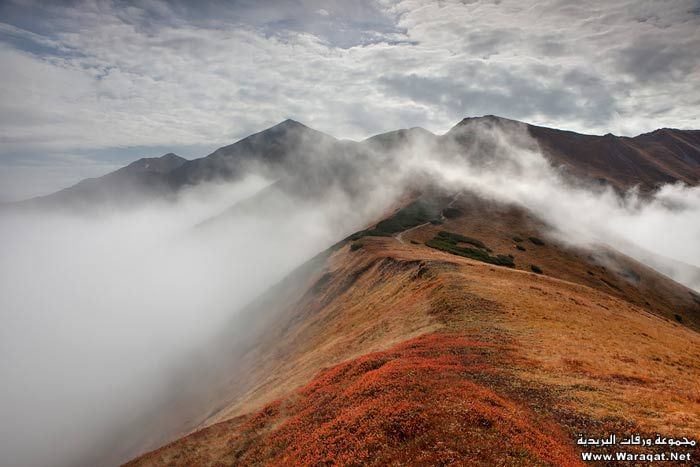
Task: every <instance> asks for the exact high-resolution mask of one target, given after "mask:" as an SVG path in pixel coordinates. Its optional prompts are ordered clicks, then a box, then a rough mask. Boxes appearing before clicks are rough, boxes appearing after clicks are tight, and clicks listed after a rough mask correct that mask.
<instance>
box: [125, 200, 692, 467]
mask: <svg viewBox="0 0 700 467" xmlns="http://www.w3.org/2000/svg"><path fill="white" fill-rule="evenodd" d="M475 206H476V207H475ZM460 209H461V210H462V211H463V212H465V213H467V215H465V216H463V217H460V218H458V219H454V220H450V221H448V222H447V223H446V224H445V225H443V226H438V227H435V226H430V225H427V226H425V227H421V228H418V229H415V230H413V231H411V232H410V233H408V234H407V235H406V237H407V238H406V239H405V240H409V239H413V240H417V241H425V240H427V239H429V238H432V237H433V236H434V234H435V232H436V231H437V230H449V231H453V232H458V233H461V234H464V235H468V236H470V237H475V238H478V239H480V240H482V241H484V243H486V244H487V245H488V246H489V247H490V248H492V249H493V250H494V252H495V253H501V254H505V253H509V252H510V253H512V254H514V256H515V257H516V266H517V268H518V269H515V270H514V269H510V268H503V267H497V266H492V265H488V264H484V263H480V262H478V261H473V260H469V259H466V258H462V257H458V256H454V255H450V254H448V253H443V252H440V251H437V250H434V249H431V248H428V247H425V246H423V245H416V244H413V243H411V242H409V241H405V243H400V242H399V241H397V240H396V239H394V238H391V237H388V238H379V237H367V238H365V239H363V244H364V246H363V248H361V249H359V250H356V251H351V250H350V248H349V245H346V246H344V247H343V248H341V249H339V250H338V251H336V252H335V253H334V254H333V255H332V256H331V257H330V258H329V259H328V260H327V261H326V263H325V267H324V268H322V269H320V270H319V271H317V272H316V273H315V274H313V275H312V276H311V277H310V278H309V280H308V284H307V292H306V294H305V295H304V296H303V297H302V298H301V299H300V300H297V301H295V302H293V303H290V304H288V306H287V308H286V310H285V311H284V312H283V313H281V314H280V315H279V316H280V319H278V320H276V321H275V325H274V327H273V328H271V329H270V332H269V333H268V334H267V336H266V339H265V340H264V341H262V342H259V343H258V345H257V346H256V347H255V348H253V349H251V351H250V352H249V354H248V355H247V356H246V358H247V359H248V360H249V361H250V365H249V366H248V370H247V371H246V372H245V374H243V375H237V376H238V377H241V376H242V377H243V378H244V379H245V381H246V382H247V384H246V385H245V386H242V387H241V388H239V389H237V390H236V391H232V393H231V394H230V398H229V400H230V403H228V404H227V405H226V406H225V407H224V408H223V409H222V410H220V411H219V412H217V413H216V415H215V416H213V417H211V418H210V419H209V420H208V422H207V423H206V424H205V426H208V425H211V424H214V423H218V422H222V421H226V420H231V419H232V418H233V417H237V416H241V415H244V414H246V413H249V412H252V411H254V410H256V409H259V408H260V407H262V406H264V405H265V404H267V403H269V402H271V401H273V400H277V399H280V398H284V397H294V396H289V395H290V394H293V392H294V390H295V389H296V388H299V387H301V386H303V385H304V384H306V383H307V382H308V381H311V380H312V378H313V377H314V376H315V375H316V374H317V373H318V372H319V371H320V370H322V369H324V368H328V367H331V366H333V365H336V364H338V363H341V362H343V361H348V360H351V359H355V358H358V357H360V356H362V355H364V354H367V353H368V352H374V351H380V350H385V349H388V348H390V347H392V346H394V345H397V344H399V343H400V342H404V341H406V340H408V339H411V338H414V337H416V336H420V335H423V334H426V333H434V332H436V331H438V332H450V333H460V334H465V335H475V336H478V338H479V339H480V340H482V341H484V342H492V343H496V344H498V345H501V346H505V347H504V348H506V349H507V350H508V352H509V353H508V355H509V357H508V359H507V360H504V361H502V362H500V363H499V365H498V372H497V373H496V374H494V375H492V376H489V377H485V378H483V380H482V381H480V382H479V384H483V385H484V386H485V387H488V388H490V390H493V391H495V392H496V393H498V394H501V395H503V396H504V397H505V396H507V397H509V398H512V400H515V401H518V403H519V404H521V405H522V407H524V408H525V407H530V408H533V410H535V409H536V410H537V411H538V413H540V412H541V413H543V414H544V416H546V417H548V419H550V420H554V421H556V423H557V424H559V426H560V427H561V428H562V430H564V432H566V433H567V434H568V435H570V436H572V443H573V436H574V435H575V434H576V433H575V432H576V430H581V429H585V428H586V427H587V426H590V424H593V426H597V427H598V429H603V428H607V429H613V428H620V427H624V428H627V429H638V430H640V431H644V432H653V433H656V432H660V433H664V434H667V435H680V436H689V437H690V436H694V437H697V434H698V433H700V397H698V394H700V334H698V332H697V330H693V329H691V328H689V327H688V326H684V325H680V324H678V323H676V322H675V321H671V320H669V319H668V316H669V313H672V312H674V311H676V310H679V309H683V310H685V312H684V313H685V315H684V318H685V319H684V321H685V324H688V325H689V326H697V323H698V313H696V312H695V311H693V310H694V308H692V304H691V303H688V302H689V298H690V294H689V293H688V291H687V289H685V288H684V287H682V286H680V285H678V284H675V283H673V282H671V281H670V280H668V279H666V278H664V277H663V276H661V275H659V274H656V273H654V272H653V271H650V270H648V269H646V268H644V267H642V266H641V265H637V264H635V263H634V262H632V261H631V260H628V259H625V258H621V257H618V261H619V263H620V264H622V265H623V266H624V267H631V268H634V271H635V272H636V273H637V274H639V277H640V280H639V283H638V284H632V283H629V282H627V281H625V280H624V279H622V278H621V277H620V276H619V275H618V274H616V273H615V272H614V271H611V270H609V268H606V269H603V268H602V266H599V265H596V264H595V262H594V261H591V260H590V259H589V258H588V256H587V254H586V253H584V252H582V251H577V250H574V249H570V248H567V247H565V246H564V245H561V244H559V243H557V242H556V241H554V240H552V239H549V238H546V239H545V240H546V245H544V246H536V245H532V244H527V245H526V248H527V251H526V252H520V251H518V250H516V249H515V248H514V247H513V241H512V237H513V236H514V235H518V236H520V237H522V238H527V237H528V236H530V235H536V236H542V234H541V232H540V231H539V230H538V227H539V226H538V224H537V223H536V222H535V221H533V220H532V219H528V218H527V216H526V215H524V214H522V213H519V212H515V211H512V210H507V209H506V210H496V211H494V210H493V209H491V208H489V209H487V210H486V212H482V211H480V210H479V209H480V208H479V206H478V205H474V204H473V203H464V204H463V205H462V206H460ZM489 213H490V214H489ZM530 264H537V265H539V266H540V267H542V269H543V271H544V274H534V273H532V272H529V271H527V269H529V266H530ZM590 272H592V273H593V274H590ZM601 279H605V280H606V281H607V282H609V283H613V284H616V287H617V288H613V287H610V286H609V285H608V284H606V283H605V282H603V281H602V280H601ZM671 316H672V314H671ZM233 420H234V421H233V422H231V421H229V422H225V423H223V424H217V425H215V427H216V428H212V429H215V430H218V431H217V433H219V437H221V436H223V438H225V439H228V442H234V440H235V439H237V438H236V437H237V436H239V435H240V433H239V429H238V426H239V424H238V422H236V421H235V420H238V419H233ZM596 423H597V424H596ZM221 430H224V431H221ZM204 432H205V433H206V432H207V430H204ZM193 436H195V435H193ZM197 436H200V437H201V439H202V441H201V442H198V441H196V440H197V439H198V438H193V437H188V438H185V440H187V442H186V443H185V444H183V443H175V444H174V445H172V446H170V447H168V448H165V449H163V450H161V451H158V452H159V453H160V454H158V455H157V456H155V457H154V456H153V455H151V456H148V457H145V458H142V462H140V464H142V465H161V464H160V463H159V462H160V461H162V460H163V459H165V457H167V458H168V459H175V457H174V456H175V455H176V454H177V453H178V450H182V449H185V446H187V449H194V450H199V451H197V452H199V453H200V454H201V453H202V452H203V451H202V450H204V451H206V450H207V449H209V448H211V449H215V447H214V446H207V441H206V440H207V438H206V436H209V435H206V434H200V435H197ZM217 439H218V438H217ZM210 444H211V443H210ZM202 455H203V456H204V457H203V459H211V458H212V457H207V455H204V454H202ZM212 455H213V454H212ZM214 457H216V456H214ZM159 459H160V460H159ZM173 462H174V464H178V462H177V461H173ZM137 464H138V463H137Z"/></svg>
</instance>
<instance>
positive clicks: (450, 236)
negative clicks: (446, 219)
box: [435, 230, 489, 250]
mask: <svg viewBox="0 0 700 467" xmlns="http://www.w3.org/2000/svg"><path fill="white" fill-rule="evenodd" d="M435 238H439V239H441V240H443V241H445V242H450V243H453V244H455V245H456V244H458V243H469V244H470V245H474V246H475V247H477V248H481V249H482V250H488V249H489V248H488V247H487V246H486V245H484V242H482V241H481V240H477V239H475V238H471V237H465V236H464V235H460V234H456V233H452V232H447V231H444V230H441V231H440V232H438V233H437V236H436V237H435Z"/></svg>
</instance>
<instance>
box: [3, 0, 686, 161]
mask: <svg viewBox="0 0 700 467" xmlns="http://www.w3.org/2000/svg"><path fill="white" fill-rule="evenodd" d="M17 8H19V7H17ZM320 10H324V11H326V12H327V13H328V17H326V16H324V15H322V14H320V13H319V11H320ZM20 11H22V12H24V13H25V16H29V13H28V12H35V13H36V15H37V16H38V17H39V19H37V20H36V21H35V22H34V23H32V22H31V21H29V20H27V21H25V22H26V23H29V26H31V25H32V24H36V28H35V29H36V31H39V32H29V31H28V30H26V29H23V28H21V27H19V26H14V25H9V24H5V25H3V26H2V28H0V34H2V35H1V36H0V37H4V38H5V40H4V42H5V43H4V45H2V46H1V47H0V60H2V62H3V64H4V65H5V66H3V67H2V71H0V89H1V90H0V116H1V117H0V162H1V160H2V157H3V155H7V154H11V153H13V152H18V151H19V152H27V151H34V152H42V153H45V154H47V155H48V156H50V154H51V153H53V152H65V151H69V150H75V149H83V150H89V149H98V148H111V147H123V146H149V145H159V146H168V145H169V146H173V147H174V146H177V145H197V144H199V145H202V144H207V145H223V144H228V143H230V142H232V141H233V140H235V139H237V138H239V137H243V136H246V135H247V134H250V133H251V132H254V131H257V130H259V129H261V128H264V127H266V126H270V125H272V124H274V123H276V122H278V121H281V120H283V119H284V118H286V117H292V118H295V119H297V120H300V121H303V122H304V123H306V124H308V125H310V126H312V127H315V128H318V129H320V130H322V131H326V132H329V133H331V134H333V135H335V136H338V137H349V138H364V137H366V136H369V135H371V134H375V133H378V132H382V131H388V130H392V129H395V128H399V127H410V126H424V127H426V128H428V129H430V130H432V131H437V132H441V131H444V130H446V129H448V128H449V127H450V126H451V125H452V124H454V123H455V122H456V121H458V120H459V119H461V117H463V116H469V115H482V114H499V115H502V116H506V117H510V118H515V119H521V120H525V121H529V122H532V123H535V124H542V125H548V126H555V127H562V128H567V129H573V130H577V131H582V132H596V133H606V132H608V131H613V132H617V133H623V134H636V133H639V132H643V131H647V130H651V129H653V128H656V127H660V126H671V127H698V126H700V125H698V118H699V117H700V96H698V94H697V91H696V89H695V87H694V83H696V82H698V81H700V63H699V62H700V55H699V54H700V52H698V51H700V36H698V34H696V32H697V29H698V26H699V23H700V15H698V13H697V11H695V12H693V4H692V3H691V2H674V3H673V4H671V5H669V4H665V3H664V4H661V3H655V2H645V3H643V4H638V3H637V2H629V1H627V0H618V1H616V2H595V3H587V4H586V5H583V4H580V5H579V4H571V3H569V2H561V1H558V0H549V1H548V2H544V3H543V2H538V3H536V4H528V3H524V2H519V1H503V2H486V1H484V2H456V1H442V2H426V1H422V0H403V1H398V2H385V1H382V2H374V3H373V2H362V3H360V2H358V3H356V4H353V5H349V4H347V3H345V2H315V1H306V2H302V3H301V6H300V5H298V4H295V3H293V2H286V1H280V2H278V3H276V4H275V5H274V6H272V5H269V4H265V5H260V4H257V3H255V2H240V3H237V4H235V5H233V6H229V7H226V6H224V5H222V4H219V3H215V2H211V3H208V4H206V5H205V6H203V7H202V8H200V9H197V10H194V9H190V8H188V7H187V6H186V4H178V3H172V4H166V3H163V2H159V1H155V0H154V1H149V2H135V3H134V4H133V6H131V7H130V8H118V7H117V6H115V5H114V4H112V3H111V2H107V1H96V2H90V3H84V4H81V5H78V6H75V7H72V8H57V7H50V6H41V5H40V4H35V5H34V7H32V8H30V9H29V10H27V9H26V8H25V9H24V10H21V9H20ZM42 15H43V17H46V16H48V15H51V17H52V20H51V22H50V23H45V22H42V21H41V18H42ZM46 24H49V25H50V27H47V26H46ZM42 25H43V26H42ZM29 26H27V28H29ZM18 40H19V41H20V42H17V41H18ZM202 155H204V154H202Z"/></svg>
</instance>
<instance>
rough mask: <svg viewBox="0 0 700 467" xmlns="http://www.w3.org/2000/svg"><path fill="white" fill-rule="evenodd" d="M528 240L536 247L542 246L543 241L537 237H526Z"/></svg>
mask: <svg viewBox="0 0 700 467" xmlns="http://www.w3.org/2000/svg"><path fill="white" fill-rule="evenodd" d="M527 238H528V240H530V241H531V242H532V243H534V244H535V245H537V246H544V241H542V240H540V239H539V238H537V237H527Z"/></svg>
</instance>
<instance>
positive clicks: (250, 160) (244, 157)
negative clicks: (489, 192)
mask: <svg viewBox="0 0 700 467" xmlns="http://www.w3.org/2000/svg"><path fill="white" fill-rule="evenodd" d="M509 125H510V126H519V127H523V128H526V129H527V131H528V133H529V134H530V136H531V137H532V138H533V140H534V141H536V142H537V144H538V145H539V147H540V148H541V150H542V152H543V154H544V155H545V156H546V157H547V158H548V159H549V160H550V162H552V163H553V164H555V165H560V166H563V167H565V168H566V169H567V170H568V171H570V172H571V173H572V174H574V175H575V176H577V177H580V178H584V179H588V180H594V181H598V182H604V183H608V184H610V185H612V186H614V187H616V188H617V189H619V190H621V191H624V190H627V189H629V188H632V187H634V186H639V187H640V188H641V189H642V191H651V190H653V189H654V188H656V187H657V186H658V185H659V184H663V183H675V182H679V181H680V182H683V183H685V184H688V185H697V184H698V183H700V130H678V129H667V128H661V129H658V130H654V131H652V132H649V133H644V134H641V135H638V136H635V137H626V136H614V135H610V134H608V135H603V136H599V135H585V134H580V133H576V132H573V131H568V130H559V129H552V128H546V127H540V126H536V125H531V124H528V123H524V122H520V121H517V120H511V119H507V118H503V117H498V116H495V115H485V116H482V117H466V118H464V119H462V120H461V121H460V122H458V123H457V124H456V125H455V126H453V127H452V128H451V129H450V130H448V131H447V132H446V133H444V134H442V135H436V134H433V133H431V132H429V131H428V130H425V129H423V128H420V127H413V128H409V129H399V130H394V131H390V132H385V133H380V134H377V135H374V136H371V137H369V138H366V139H365V140H362V141H359V142H357V141H349V140H338V139H337V138H335V137H333V136H331V135H328V134H326V133H323V132H320V131H317V130H314V129H312V128H310V127H308V126H306V125H304V124H303V123H300V122H298V121H295V120H291V119H287V120H284V121H282V122H280V123H278V124H276V125H274V126H272V127H270V128H267V129H265V130H262V131H259V132H257V133H254V134H252V135H250V136H247V137H245V138H242V139H240V140H238V141H236V142H234V143H232V144H230V145H227V146H222V147H220V148H218V149H216V150H215V151H213V152H212V153H210V154H209V155H207V156H204V157H201V158H196V159H192V160H185V159H183V158H180V157H179V156H176V155H174V154H173V153H168V154H166V155H164V156H161V158H144V159H139V160H138V161H134V162H132V163H131V164H129V165H127V166H126V167H122V168H121V169H118V170H117V171H115V172H111V173H108V174H106V175H104V176H102V177H98V178H95V179H86V180H83V181H81V182H78V183H77V184H76V185H73V186H71V187H68V188H64V189H63V190H60V191H58V192H56V193H53V194H49V195H46V196H41V197H37V198H32V199H30V200H25V201H21V202H18V203H14V204H15V205H37V204H38V205H42V204H50V205H53V206H56V205H60V204H61V203H68V204H70V203H71V202H78V203H79V204H80V205H81V206H84V205H86V204H91V203H92V204H94V203H103V202H109V201H114V200H115V199H117V200H118V199H119V198H120V197H124V198H126V199H128V200H129V202H132V201H133V200H134V199H136V200H138V199H148V198H149V197H151V196H158V195H160V196H166V197H168V196H173V195H174V194H175V193H177V192H178V191H180V190H182V189H183V188H185V187H187V186H192V185H196V184H199V183H203V182H208V181H215V180H220V181H226V180H235V179H239V178H241V177H243V176H245V175H247V174H249V173H251V172H254V173H258V174H260V175H262V176H266V177H270V178H273V179H274V178H277V177H279V176H281V174H286V173H288V172H289V171H290V169H295V170H296V171H297V172H303V171H304V170H306V171H310V172H313V171H314V170H316V169H317V168H318V166H319V164H320V165H323V166H324V167H323V169H322V170H324V171H325V174H324V176H328V175H331V176H333V175H334V171H336V169H337V165H338V164H340V165H342V164H343V161H341V160H339V161H334V160H331V159H329V155H330V156H334V157H335V156H336V155H338V154H340V155H342V157H345V158H352V157H356V155H362V156H361V157H368V155H367V152H368V151H371V150H373V151H375V152H376V150H377V149H382V150H387V151H398V150H401V148H402V145H406V144H409V143H411V142H414V141H415V140H420V139H423V140H426V141H430V142H439V141H445V140H446V139H449V138H450V137H452V136H453V135H455V134H456V133H458V132H459V131H463V130H465V129H466V130H467V131H469V130H468V129H469V128H470V127H472V128H474V130H473V131H478V128H479V127H485V126H487V127H488V126H496V127H502V128H505V127H508V126H509ZM464 144H465V145H468V144H469V143H468V140H466V142H465V143H464ZM173 156H174V157H173ZM342 157H339V159H342ZM164 158H165V159H166V161H167V163H166V161H163V159H164ZM156 160H159V161H160V162H159V163H158V164H157V165H158V167H159V168H158V169H157V170H154V171H148V170H146V171H144V170H138V167H141V166H145V165H146V164H148V163H149V161H150V162H154V161H156ZM336 162H337V164H336ZM295 164H296V165H297V166H298V167H294V166H295ZM333 164H336V166H334V165H333ZM125 169H126V170H125ZM125 172H126V173H129V174H133V175H134V176H133V177H131V179H128V178H129V177H127V176H124V177H123V178H124V179H123V180H113V179H114V178H115V175H113V174H115V173H118V174H124V173H125ZM138 172H144V173H149V174H150V175H148V176H143V175H142V174H139V173H138ZM91 180H92V181H91ZM94 180H98V181H102V182H103V183H108V184H110V185H111V186H110V187H107V188H105V187H102V186H99V184H100V182H96V181H94ZM119 184H123V186H122V187H120V186H117V185H119ZM86 185H87V186H86ZM129 191H131V193H129ZM141 191H143V192H144V193H143V196H141V193H140V192H141Z"/></svg>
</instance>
